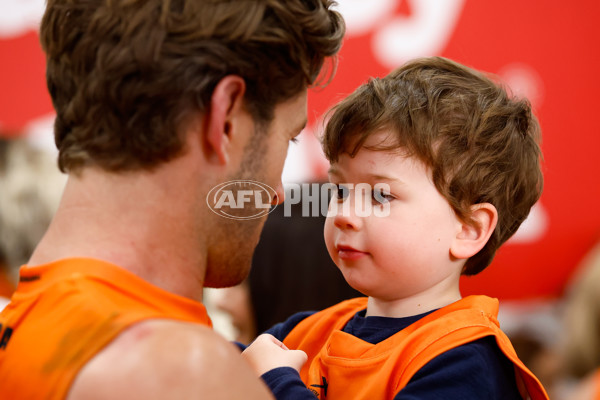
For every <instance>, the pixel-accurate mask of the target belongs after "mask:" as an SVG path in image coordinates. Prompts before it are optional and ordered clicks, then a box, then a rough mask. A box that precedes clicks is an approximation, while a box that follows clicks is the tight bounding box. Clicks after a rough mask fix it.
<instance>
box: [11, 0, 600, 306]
mask: <svg viewBox="0 0 600 400" xmlns="http://www.w3.org/2000/svg"><path fill="white" fill-rule="evenodd" d="M339 3H340V5H339V8H340V10H341V11H342V12H343V14H344V15H345V17H346V20H347V24H348V34H347V38H346V40H345V43H344V47H343V49H342V51H341V53H340V57H339V65H338V70H337V74H336V76H335V78H334V80H333V81H332V83H331V84H330V85H329V86H327V87H326V88H325V89H319V90H315V91H313V92H312V93H311V94H310V97H309V110H310V111H309V116H310V121H309V127H308V129H307V132H305V133H304V134H303V137H304V138H303V139H305V140H304V142H305V144H304V145H301V146H298V148H296V149H293V150H292V153H293V154H291V155H290V160H289V163H288V164H287V165H286V172H285V173H284V179H286V177H287V179H288V180H296V181H297V180H299V179H306V180H309V179H315V178H316V177H321V176H322V174H323V168H324V164H323V160H322V158H321V157H315V156H314V149H315V147H316V146H315V145H314V143H313V142H314V139H312V138H313V136H312V135H311V133H314V132H318V130H319V128H318V127H319V126H320V125H319V122H320V116H321V115H322V114H323V113H324V111H326V110H327V109H328V108H329V107H330V106H331V105H333V104H334V103H335V102H336V101H338V100H339V99H341V98H343V97H344V96H345V95H346V94H348V93H350V92H351V91H353V90H354V89H355V88H356V87H357V86H358V85H359V84H361V83H363V82H364V81H365V80H366V79H368V78H369V77H371V76H383V75H385V74H386V73H387V72H388V71H390V70H391V69H393V68H394V67H395V66H399V65H400V64H401V63H402V62H403V61H406V60H408V59H410V58H413V57H417V56H427V55H441V56H444V57H448V58H452V59H454V60H456V61H458V62H461V63H463V64H466V65H469V66H472V67H474V68H477V69H481V70H484V71H487V72H491V73H494V74H496V75H498V76H499V77H500V78H501V79H502V80H503V81H504V82H506V84H507V85H509V86H510V87H511V89H512V91H513V92H514V93H516V94H518V95H525V96H527V97H528V98H530V100H531V102H532V104H533V106H534V109H535V112H536V114H537V116H538V118H539V120H540V123H541V125H542V130H543V144H542V149H543V152H544V158H545V161H544V174H545V187H544V193H543V195H542V198H541V200H540V202H539V203H538V204H537V205H536V207H535V209H534V212H533V213H532V215H531V217H530V218H529V219H528V221H526V223H525V224H524V226H523V227H522V229H521V230H520V231H519V232H518V233H517V235H516V236H515V237H514V238H513V239H511V241H510V242H509V243H508V244H507V245H506V246H505V247H504V248H503V249H502V250H501V251H500V252H499V253H498V255H497V257H496V259H495V260H494V262H493V264H492V266H491V267H490V268H488V269H487V270H485V271H484V272H483V273H481V274H480V275H479V276H477V277H472V278H465V279H464V280H463V283H462V288H463V294H465V295H466V294H471V293H486V294H489V295H491V296H496V297H499V298H502V299H532V298H545V299H552V298H556V297H559V296H560V295H561V294H562V292H563V290H564V288H565V285H566V284H567V282H568V280H569V278H570V276H571V275H572V273H573V271H574V269H575V268H576V266H577V264H578V263H579V262H580V260H581V259H582V257H583V256H584V255H585V253H586V252H587V251H588V250H590V249H591V248H592V246H593V244H594V243H596V242H597V241H598V240H599V239H600V210H599V207H598V203H599V200H600V179H599V172H600V164H599V161H598V159H599V158H600V157H599V155H598V152H599V150H600V134H599V133H600V132H599V128H598V125H596V123H595V122H594V118H595V117H594V115H595V113H596V112H597V111H596V109H595V108H596V107H597V106H598V105H599V102H598V100H597V94H598V93H600V81H599V79H598V78H597V76H596V74H597V73H598V72H600V51H599V44H600V30H599V29H598V27H597V24H598V21H599V20H600V18H599V17H600V3H598V2H596V1H593V0H585V1H584V0H581V1H578V2H564V1H558V0H547V1H544V2H524V1H519V0H504V1H499V0H494V1H492V0H490V1H479V0H412V1H410V0H369V1H364V0H340V1H339ZM0 9H1V10H0V14H1V15H0V60H2V62H1V63H0V89H1V92H0V93H1V95H0V128H2V130H4V131H8V132H25V133H28V132H32V131H36V132H35V133H36V135H38V136H39V135H40V133H39V131H40V129H42V130H43V131H44V132H43V133H42V135H46V136H48V138H47V139H48V141H50V140H51V139H50V137H51V121H52V115H53V113H52V105H51V102H50V99H49V96H48V94H47V92H46V87H45V78H44V74H45V71H44V69H45V65H44V56H43V53H42V51H41V48H40V45H39V40H38V35H37V31H36V24H37V22H36V21H37V20H39V17H40V16H41V14H42V12H43V2H42V1H22V0H3V3H2V5H1V6H0ZM40 127H41V128H40ZM40 137H41V136H40ZM301 143H302V142H301ZM311 143H312V144H311ZM307 151H310V152H311V153H310V154H307Z"/></svg>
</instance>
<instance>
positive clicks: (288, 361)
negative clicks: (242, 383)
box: [242, 333, 308, 376]
mask: <svg viewBox="0 0 600 400" xmlns="http://www.w3.org/2000/svg"><path fill="white" fill-rule="evenodd" d="M242 357H244V358H245V359H246V361H248V363H250V366H251V367H252V369H253V370H254V371H255V372H256V373H257V374H258V375H259V376H260V375H262V374H264V373H265V372H267V371H270V370H272V369H274V368H278V367H292V368H294V369H295V370H296V371H300V368H302V366H303V365H304V363H305V362H306V360H307V358H308V357H307V356H306V353H305V352H303V351H302V350H290V349H288V348H287V347H286V346H285V345H284V344H283V343H281V342H280V341H279V340H277V339H276V338H275V337H273V336H272V335H269V334H266V333H265V334H262V335H260V336H259V337H257V338H256V340H255V341H254V342H252V344H251V345H250V346H248V347H247V348H246V350H244V352H243V353H242Z"/></svg>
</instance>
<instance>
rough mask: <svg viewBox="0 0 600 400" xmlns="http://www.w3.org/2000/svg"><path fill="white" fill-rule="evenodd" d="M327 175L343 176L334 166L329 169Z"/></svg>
mask: <svg viewBox="0 0 600 400" xmlns="http://www.w3.org/2000/svg"><path fill="white" fill-rule="evenodd" d="M327 174H329V175H336V176H342V173H341V172H340V171H339V170H338V169H337V168H335V167H334V166H333V165H332V166H330V167H329V169H328V170H327Z"/></svg>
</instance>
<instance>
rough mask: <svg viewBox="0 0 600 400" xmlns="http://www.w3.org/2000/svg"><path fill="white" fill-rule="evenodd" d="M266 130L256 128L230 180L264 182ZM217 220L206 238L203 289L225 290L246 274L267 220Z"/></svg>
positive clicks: (261, 218) (265, 217)
mask: <svg viewBox="0 0 600 400" xmlns="http://www.w3.org/2000/svg"><path fill="white" fill-rule="evenodd" d="M268 139H269V137H268V134H267V129H266V127H264V126H260V125H259V126H258V127H257V129H255V132H254V133H253V136H252V138H251V139H250V140H249V142H248V144H247V145H246V148H245V150H244V154H245V156H244V159H243V160H242V162H241V164H240V168H239V169H238V171H236V173H235V174H233V175H232V176H230V177H229V178H228V180H229V181H233V180H253V181H258V182H264V181H266V170H265V168H268V166H267V165H264V162H263V160H264V157H262V155H263V154H264V152H265V150H266V148H267V146H268V141H269V140H268ZM214 217H216V218H218V219H217V221H216V224H215V229H213V231H212V232H211V236H210V238H209V240H210V243H211V245H210V246H209V249H212V251H209V254H208V260H207V268H206V277H205V281H204V286H206V287H229V286H235V285H237V284H239V283H241V282H242V281H243V280H244V279H245V278H246V277H247V276H248V273H249V272H250V266H251V264H252V256H253V254H254V249H255V248H256V245H257V244H258V240H259V239H260V233H261V232H262V228H263V226H264V224H265V221H266V219H267V215H264V216H262V217H260V218H256V219H245V220H236V219H229V218H224V217H220V216H216V215H214Z"/></svg>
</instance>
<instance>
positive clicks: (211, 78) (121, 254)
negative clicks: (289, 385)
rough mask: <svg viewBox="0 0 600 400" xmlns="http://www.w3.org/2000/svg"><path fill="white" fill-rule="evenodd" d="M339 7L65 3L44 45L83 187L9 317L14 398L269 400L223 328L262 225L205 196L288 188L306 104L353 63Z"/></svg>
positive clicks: (269, 0)
mask: <svg viewBox="0 0 600 400" xmlns="http://www.w3.org/2000/svg"><path fill="white" fill-rule="evenodd" d="M330 6H331V1H330V0H286V1H281V0H279V1H276V0H261V1H258V0H257V1H233V0H231V1H225V0H222V1H216V0H204V1H200V0H128V1H125V0H94V1H85V2H84V1H67V0H49V1H48V4H47V9H46V13H45V15H44V18H43V20H42V26H41V31H40V36H41V41H42V45H43V47H44V50H45V52H46V54H47V62H48V65H47V79H48V88H49V91H50V94H51V96H52V100H53V103H54V106H55V108H56V111H57V119H56V123H55V139H56V143H57V147H58V149H59V166H60V168H61V169H62V170H63V171H66V172H68V173H69V179H68V182H67V185H66V188H65V191H64V195H63V199H62V201H61V204H60V206H59V209H58V211H57V213H56V216H55V218H54V220H53V222H52V224H51V225H50V227H49V229H48V231H47V233H46V235H45V236H44V238H43V239H42V241H41V242H40V244H39V246H38V247H37V248H36V250H35V252H34V254H33V256H32V258H31V259H30V261H29V264H28V266H26V267H24V268H23V269H22V272H21V281H20V284H19V288H18V290H17V294H16V295H15V297H13V300H12V302H11V304H10V305H9V306H7V308H6V309H5V310H4V311H3V313H2V314H1V315H0V324H2V327H1V328H0V338H2V341H1V343H2V344H0V397H2V398H53V399H54V398H56V399H62V398H69V399H81V398H86V399H89V398H94V399H96V398H98V399H104V398H111V399H112V398H131V399H134V398H136V399H137V398H143V399H154V398H156V399H159V398H160V399H164V398H194V396H196V397H203V398H211V399H213V398H222V399H229V398H232V399H233V398H244V399H255V398H256V399H258V398H268V397H269V394H268V392H267V390H266V389H265V387H264V386H262V384H260V383H259V380H258V379H257V378H256V377H255V376H254V375H253V374H252V373H251V372H250V370H249V368H248V367H247V366H246V365H245V364H244V363H243V362H241V361H240V359H239V358H238V355H237V354H236V353H235V350H233V348H232V346H231V345H230V344H228V343H227V342H226V341H224V340H223V339H221V338H220V337H218V335H217V334H215V333H213V332H212V330H210V329H209V328H208V327H209V326H210V320H209V319H208V316H207V315H206V310H205V309H204V307H203V306H202V304H201V303H200V300H201V296H202V288H203V287H204V286H213V287H220V286H228V285H233V284H236V283H238V282H240V281H241V280H242V279H243V278H244V277H245V276H246V275H247V272H248V268H249V265H250V259H251V254H252V251H253V249H254V246H255V245H256V243H257V241H258V237H259V233H260V230H261V227H262V224H263V223H264V219H258V220H248V221H238V220H231V219H226V218H222V217H221V216H219V215H216V214H215V213H212V212H211V210H210V209H209V208H208V207H207V204H206V196H207V193H208V192H209V191H210V190H211V188H213V187H214V186H215V185H217V184H219V183H222V182H227V181H230V180H234V179H244V178H246V179H250V178H251V179H253V180H256V181H260V182H263V183H266V184H267V185H270V186H272V187H275V188H277V189H276V191H277V193H278V197H279V199H278V200H275V201H281V199H282V198H283V194H282V189H281V182H280V174H281V170H282V168H283V161H284V158H285V153H286V150H287V146H288V143H289V141H290V140H291V139H292V138H293V137H294V136H296V135H297V134H298V133H299V132H300V131H301V129H302V128H303V126H304V124H305V121H306V89H307V87H308V86H309V85H311V84H313V83H314V81H315V80H316V79H317V75H318V74H319V71H320V70H321V67H322V65H323V63H324V60H325V58H326V57H329V56H333V55H335V53H336V52H337V51H338V50H339V47H340V45H341V40H342V37H343V33H344V25H343V22H342V20H341V17H340V15H339V14H338V13H336V12H334V11H331V10H330Z"/></svg>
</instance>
